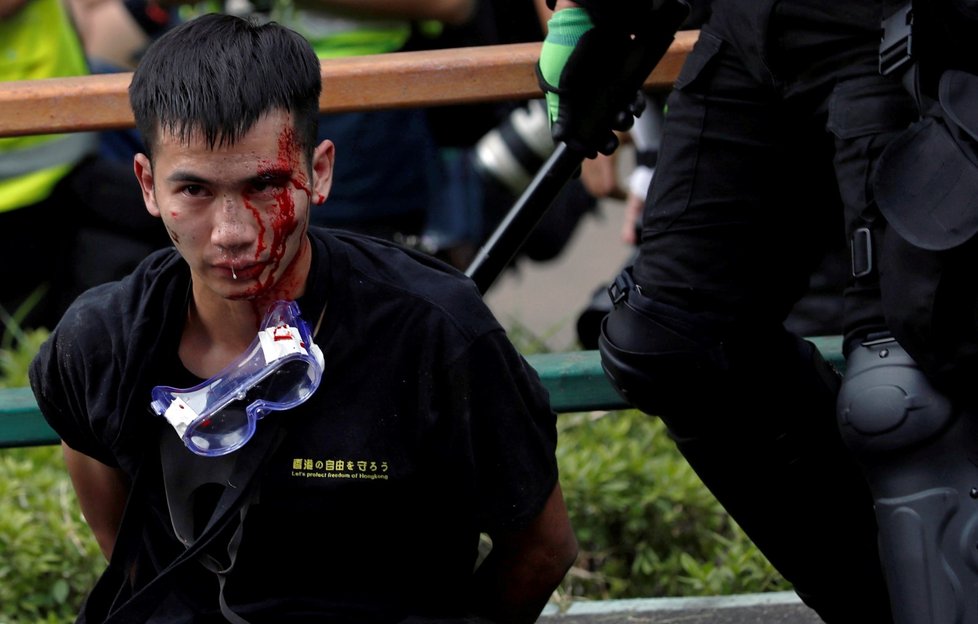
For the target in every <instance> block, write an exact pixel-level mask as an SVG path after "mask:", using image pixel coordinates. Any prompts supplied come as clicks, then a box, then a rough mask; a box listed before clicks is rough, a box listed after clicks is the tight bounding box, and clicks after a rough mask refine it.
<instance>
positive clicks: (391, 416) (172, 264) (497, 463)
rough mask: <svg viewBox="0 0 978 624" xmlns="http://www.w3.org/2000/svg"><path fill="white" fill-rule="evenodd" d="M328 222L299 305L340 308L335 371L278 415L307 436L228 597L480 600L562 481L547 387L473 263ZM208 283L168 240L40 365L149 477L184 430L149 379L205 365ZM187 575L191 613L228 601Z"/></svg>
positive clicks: (54, 341)
mask: <svg viewBox="0 0 978 624" xmlns="http://www.w3.org/2000/svg"><path fill="white" fill-rule="evenodd" d="M310 238H311V239H312V242H313V248H314V263H313V269H312V272H311V274H310V278H309V282H308V285H307V292H306V295H305V296H304V297H302V298H301V299H300V300H299V305H300V309H301V310H302V311H303V316H304V318H306V320H307V321H308V322H309V323H310V325H315V323H316V320H317V319H318V317H319V313H320V312H321V311H322V309H323V306H324V305H325V306H326V312H325V316H324V318H323V322H322V326H321V328H320V330H319V333H318V334H317V336H316V343H317V344H318V345H319V346H320V347H321V348H322V350H323V354H324V357H325V369H324V373H323V381H322V384H321V386H320V388H319V390H318V391H317V392H316V394H315V395H314V396H313V397H312V398H311V399H310V400H309V401H307V402H306V403H305V404H303V405H302V406H299V407H298V408H295V409H294V410H291V411H289V412H281V413H278V412H277V413H273V414H271V415H269V416H268V417H267V418H266V419H273V418H275V419H282V420H281V424H283V425H284V427H285V429H286V432H287V437H286V439H285V441H284V442H283V444H282V445H281V446H280V447H279V448H278V449H277V451H276V452H275V454H274V455H273V456H272V457H271V459H270V460H269V463H268V465H267V469H266V470H267V472H266V474H265V476H264V478H263V480H262V483H261V490H260V497H259V500H258V502H257V503H256V504H254V505H252V506H251V508H250V509H249V511H248V515H247V519H246V521H245V525H244V538H243V540H242V543H241V546H240V550H239V552H238V557H237V562H236V564H235V569H234V572H233V573H232V574H231V575H230V577H229V579H228V582H227V586H226V588H225V596H226V597H227V599H228V601H229V603H230V604H231V605H232V607H233V608H234V609H235V611H238V612H239V613H241V614H242V615H244V616H245V617H247V618H248V619H249V620H254V621H266V620H265V619H264V617H263V614H267V616H266V617H267V618H268V620H267V621H285V619H287V617H288V616H290V615H291V616H293V617H302V616H303V615H306V616H312V615H313V614H316V615H325V614H333V615H335V616H337V617H339V618H341V619H342V618H343V617H348V618H349V619H350V621H370V620H371V618H374V617H376V618H377V619H378V620H385V619H397V618H399V617H402V616H404V615H407V614H415V615H416V614H437V615H451V614H458V613H461V612H462V611H463V610H464V602H465V596H466V592H467V590H468V585H469V582H470V580H471V572H472V569H473V564H474V560H475V556H476V552H477V543H478V537H479V533H480V532H487V533H489V534H492V533H493V532H495V531H498V530H502V529H507V528H514V527H518V526H520V525H522V524H525V523H526V522H528V521H529V520H530V519H532V518H533V517H535V515H536V514H537V513H538V512H539V511H540V509H541V508H542V505H543V503H544V502H545V500H546V498H547V496H548V495H549V494H550V492H551V490H552V489H553V487H554V485H555V484H556V479H557V468H556V462H555V457H554V449H555V445H556V430H555V416H554V414H553V412H552V410H551V409H550V407H549V403H548V397H547V394H546V391H545V389H544V388H543V387H542V385H541V384H540V382H539V379H538V377H537V376H536V374H535V372H534V371H533V370H532V369H531V368H530V367H529V366H528V365H527V364H526V362H525V361H524V360H523V359H522V358H521V357H520V356H519V354H518V353H517V352H516V351H515V349H514V348H513V347H512V345H511V344H510V343H509V342H508V340H507V338H506V336H505V333H504V331H503V330H502V328H501V327H500V326H499V325H498V323H496V321H495V320H494V319H493V317H492V315H491V313H490V312H489V310H488V309H487V308H486V307H485V305H484V304H483V303H482V301H481V298H480V296H479V294H478V292H477V290H476V289H475V287H474V286H473V285H472V283H471V282H470V281H469V280H468V279H467V278H465V277H464V276H461V275H460V274H459V273H458V272H456V271H454V270H453V269H450V268H449V267H447V266H446V265H443V264H441V263H439V262H437V261H435V260H432V259H430V258H428V257H427V256H423V255H420V254H415V253H413V252H410V251H407V250H404V249H401V248H398V247H396V246H393V245H391V244H388V243H384V242H381V241H377V240H373V239H367V238H362V237H357V236H353V235H340V234H338V233H327V232H325V231H324V230H317V229H315V228H313V229H312V230H311V231H310ZM188 288H189V274H188V270H187V268H186V265H185V263H184V262H183V261H182V260H181V259H180V258H179V256H177V254H176V253H175V252H173V251H165V252H161V253H158V254H155V255H154V256H151V257H150V258H148V259H147V260H146V261H145V262H144V263H143V264H141V265H140V267H139V268H138V269H137V270H136V271H135V272H134V274H133V275H132V276H130V277H129V278H127V279H126V280H124V281H122V282H119V283H116V284H111V285H106V286H103V287H99V288H97V289H95V290H93V291H90V292H89V293H87V294H86V295H84V296H83V297H81V298H80V299H79V301H78V302H77V303H76V304H75V305H74V306H73V307H72V309H71V310H69V312H68V314H67V315H66V316H65V319H64V320H63V321H62V323H61V324H60V325H59V326H58V328H56V330H55V332H54V333H53V335H52V337H51V339H50V340H49V341H48V342H47V343H46V344H45V346H44V347H43V348H42V350H41V352H40V353H39V355H38V356H37V359H36V360H35V361H34V363H33V365H32V368H31V382H32V386H33V387H34V391H35V394H36V395H37V398H38V403H39V405H40V406H41V409H42V411H43V413H44V415H45V417H46V418H47V419H48V421H49V423H50V424H51V426H52V427H53V428H54V429H55V430H56V431H57V432H58V433H59V435H61V436H62V438H63V439H64V440H65V442H66V443H67V444H68V445H69V446H71V447H73V448H75V449H77V450H79V451H81V452H83V453H85V454H87V455H90V456H92V457H95V458H96V459H98V460H100V461H102V462H104V463H106V464H109V465H117V466H120V467H121V468H122V469H123V470H125V471H126V472H127V473H128V474H130V475H131V476H134V475H135V474H136V471H137V470H139V468H140V463H141V461H142V460H143V459H144V458H152V459H153V461H154V462H157V463H158V462H159V451H158V449H159V436H160V435H175V433H174V432H173V431H172V429H171V428H170V427H169V425H166V424H165V423H163V424H161V420H162V419H160V418H158V417H155V416H153V415H151V414H150V413H149V411H148V404H149V390H150V389H151V388H152V386H154V385H159V384H167V385H169V384H178V385H185V384H186V382H187V377H186V372H185V371H184V370H183V369H182V367H181V366H180V364H179V360H178V358H177V356H176V348H177V345H178V344H179V335H180V330H181V329H182V323H183V319H184V318H185V317H184V315H185V311H186V301H187V292H188ZM261 428H262V423H261V422H260V423H259V434H260V433H261ZM179 451H180V452H185V453H187V455H188V458H195V456H192V455H191V454H190V452H189V451H187V450H185V449H183V448H182V447H181V448H180V449H179ZM148 487H150V488H151V489H152V490H153V492H152V494H151V495H150V496H149V500H151V501H157V502H156V503H152V504H151V505H150V506H151V507H154V508H153V509H152V512H151V514H149V516H150V518H151V521H148V522H147V523H146V524H147V529H146V531H147V532H148V534H146V535H145V537H146V538H147V540H145V541H147V542H148V543H149V544H151V545H150V546H148V547H146V546H144V547H145V548H147V549H148V550H150V551H153V552H152V553H151V556H150V559H151V560H153V561H157V562H163V563H165V562H166V561H167V560H168V559H171V558H172V557H173V556H174V555H175V554H176V553H178V552H179V550H180V548H181V547H180V545H179V543H178V542H176V541H175V539H174V538H173V535H172V530H171V527H170V526H169V520H168V515H167V510H166V507H165V505H164V504H162V501H163V500H164V499H163V496H162V492H161V491H159V490H160V489H161V486H160V485H159V481H158V480H151V481H150V485H149V486H148ZM157 507H158V508H157ZM163 563H161V564H159V565H163ZM176 576H177V578H178V583H179V585H180V587H179V588H178V589H177V594H178V595H180V596H181V598H180V599H181V600H182V601H185V602H188V603H190V605H191V607H190V610H191V611H197V612H200V611H212V610H214V609H215V608H216V595H217V593H216V583H214V582H213V579H212V578H210V577H209V574H208V573H206V572H204V571H203V569H202V568H194V569H193V570H188V571H187V572H186V573H183V572H181V573H180V574H179V575H176Z"/></svg>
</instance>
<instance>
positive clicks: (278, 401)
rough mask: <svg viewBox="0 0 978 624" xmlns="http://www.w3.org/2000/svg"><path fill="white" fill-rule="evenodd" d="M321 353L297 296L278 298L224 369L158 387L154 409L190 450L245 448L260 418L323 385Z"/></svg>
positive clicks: (294, 403)
mask: <svg viewBox="0 0 978 624" xmlns="http://www.w3.org/2000/svg"><path fill="white" fill-rule="evenodd" d="M323 365H324V361H323V353H322V351H321V350H320V349H319V347H318V346H317V345H316V344H315V343H314V342H313V341H312V336H311V335H310V333H309V326H308V325H307V324H306V322H305V321H303V320H302V318H301V317H300V316H299V306H298V305H297V304H296V303H295V302H294V301H276V302H275V303H274V304H272V306H271V307H270V308H269V310H268V313H267V314H266V315H265V318H264V320H263V321H262V324H261V328H260V329H259V331H258V336H257V337H256V338H255V339H254V340H253V341H252V342H251V345H249V347H248V349H246V350H245V352H244V353H242V354H241V355H240V356H239V357H238V358H237V359H235V360H234V361H233V362H231V364H229V365H228V366H227V367H226V368H225V369H224V370H222V371H221V372H220V373H218V374H217V375H215V376H214V377H211V378H210V379H208V380H207V381H205V382H203V383H200V384H197V385H196V386H194V387H192V388H186V389H182V388H172V387H170V386H156V387H155V388H153V391H152V398H153V400H152V402H151V403H150V407H151V408H152V410H153V411H154V412H155V413H156V414H158V415H160V416H163V418H165V419H166V420H167V421H168V422H169V423H170V424H171V425H173V428H174V429H175V430H176V432H177V435H179V436H180V439H181V440H183V443H184V444H185V445H186V446H187V448H189V449H190V450H191V451H193V452H194V453H196V454H198V455H204V456H207V457H216V456H219V455H226V454H228V453H231V452H232V451H235V450H237V449H239V448H241V447H242V446H243V445H244V444H245V443H246V442H248V440H250V439H251V437H252V436H253V435H254V434H255V427H256V424H257V422H258V420H259V419H261V418H263V417H264V416H265V415H266V414H268V413H269V412H273V411H282V410H287V409H291V408H293V407H295V406H297V405H299V404H301V403H303V402H305V401H306V400H307V399H308V398H309V397H311V396H312V394H313V393H314V392H315V391H316V388H318V387H319V382H320V380H321V379H322V376H323Z"/></svg>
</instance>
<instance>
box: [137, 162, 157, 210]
mask: <svg viewBox="0 0 978 624" xmlns="http://www.w3.org/2000/svg"><path fill="white" fill-rule="evenodd" d="M132 170H133V173H135V174H136V180H137V181H138V182H139V188H140V189H141V190H142V192H143V203H145V204H146V210H148V211H149V214H151V215H153V216H154V217H159V216H160V209H159V206H157V205H156V193H154V192H153V190H154V186H153V183H154V181H153V165H152V163H150V162H149V157H148V156H146V154H136V156H135V158H133V161H132Z"/></svg>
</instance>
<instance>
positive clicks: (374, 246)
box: [326, 231, 499, 334]
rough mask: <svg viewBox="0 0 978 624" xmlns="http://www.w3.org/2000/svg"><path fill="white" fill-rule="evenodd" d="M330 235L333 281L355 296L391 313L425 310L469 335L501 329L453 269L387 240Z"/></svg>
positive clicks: (468, 283) (468, 282) (469, 282)
mask: <svg viewBox="0 0 978 624" xmlns="http://www.w3.org/2000/svg"><path fill="white" fill-rule="evenodd" d="M326 236H329V237H330V238H331V241H330V242H328V243H327V247H328V248H329V254H330V258H331V259H332V264H333V266H332V267H331V269H330V270H331V271H333V272H334V280H339V282H340V284H341V286H340V288H342V289H345V290H347V293H348V296H349V297H350V298H351V299H352V300H357V301H359V302H362V303H371V305H372V306H373V307H375V308H376V307H381V308H383V309H386V310H388V311H390V313H393V314H398V313H402V312H404V311H406V310H407V309H409V308H410V309H412V310H414V311H421V310H423V311H424V314H425V316H426V317H427V318H428V319H434V318H440V319H442V320H444V321H447V322H449V323H451V324H452V325H454V326H456V327H457V328H459V329H463V331H464V332H465V333H469V334H482V333H485V332H486V331H491V330H494V329H498V327H499V325H498V323H497V322H496V319H495V317H494V316H493V315H492V312H491V311H490V310H489V308H488V307H487V306H486V304H485V302H484V301H483V300H482V296H481V295H480V294H479V291H478V288H476V286H475V284H474V283H473V282H472V280H471V279H470V278H468V277H467V276H466V275H464V274H463V273H461V272H460V271H458V270H457V269H455V268H454V267H452V266H450V265H448V264H446V263H444V262H442V261H440V260H438V259H437V258H434V257H432V256H430V255H428V254H425V253H423V252H420V251H417V250H414V249H410V248H407V247H404V246H402V245H398V244H396V243H392V242H389V241H384V240H380V239H376V238H372V237H368V236H362V235H357V234H350V233H345V232H333V231H330V232H327V233H326ZM344 272H345V274H344ZM368 299H372V302H368V301H367V300H368Z"/></svg>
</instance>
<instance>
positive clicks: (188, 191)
mask: <svg viewBox="0 0 978 624" xmlns="http://www.w3.org/2000/svg"><path fill="white" fill-rule="evenodd" d="M181 192H182V193H183V194H184V195H189V196H191V197H201V196H203V195H204V193H205V190H204V187H203V186H201V185H199V184H188V185H187V186H185V187H183V189H182V191H181Z"/></svg>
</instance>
